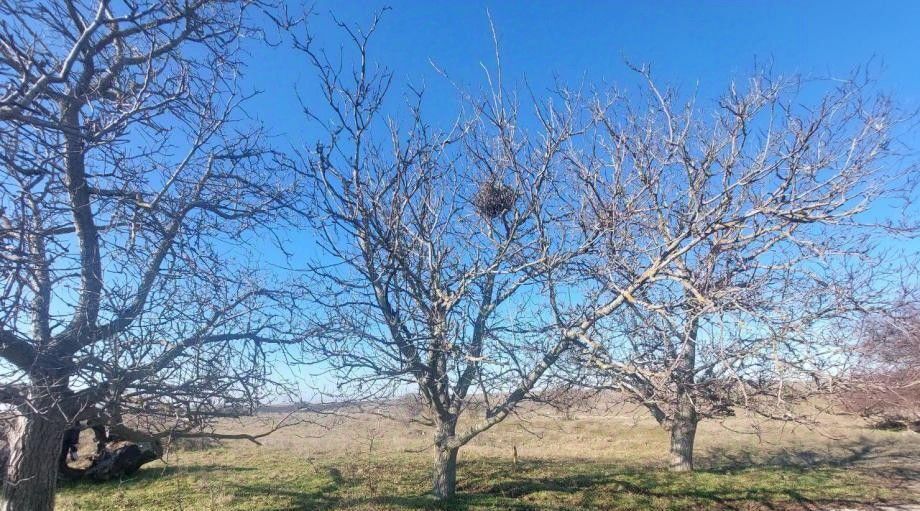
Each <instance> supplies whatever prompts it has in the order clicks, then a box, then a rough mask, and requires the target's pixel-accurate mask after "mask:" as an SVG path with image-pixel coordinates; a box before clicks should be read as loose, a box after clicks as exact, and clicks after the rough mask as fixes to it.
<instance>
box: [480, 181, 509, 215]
mask: <svg viewBox="0 0 920 511" xmlns="http://www.w3.org/2000/svg"><path fill="white" fill-rule="evenodd" d="M517 198H518V194H517V192H516V191H515V190H514V188H512V187H511V186H508V185H506V184H505V183H503V182H502V181H500V180H499V179H498V178H495V177H493V178H490V179H488V180H487V181H484V182H483V183H481V184H480V185H479V189H478V190H477V191H476V195H475V197H473V205H474V206H475V207H476V211H477V212H478V213H479V214H480V215H481V216H482V217H484V218H488V219H493V218H499V217H501V216H503V215H504V214H505V213H507V212H509V211H511V210H512V209H513V208H514V204H515V202H517Z"/></svg>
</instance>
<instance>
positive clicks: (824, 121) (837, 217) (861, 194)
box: [580, 69, 911, 471]
mask: <svg viewBox="0 0 920 511" xmlns="http://www.w3.org/2000/svg"><path fill="white" fill-rule="evenodd" d="M637 71H638V72H639V73H640V75H641V76H642V77H643V78H644V81H645V82H646V85H647V87H645V88H644V89H643V91H644V92H643V93H642V94H640V96H639V98H640V100H639V101H638V102H636V101H635V100H633V101H627V100H626V99H624V97H623V96H620V95H617V94H614V95H611V96H610V97H609V98H603V99H601V98H599V99H598V100H597V101H596V103H595V117H596V119H598V129H599V133H598V138H597V140H596V144H597V146H596V148H595V150H593V151H590V152H585V154H586V155H589V156H590V157H589V158H585V159H584V160H582V162H581V163H580V168H581V173H582V176H583V177H582V179H583V181H584V183H585V189H586V190H587V195H588V196H589V197H592V199H591V200H590V201H589V204H591V208H590V210H591V211H592V215H590V217H593V218H596V219H597V220H596V222H597V223H598V225H599V226H600V227H601V228H602V229H603V230H604V231H605V233H604V243H603V244H598V245H597V247H598V252H597V257H596V260H595V264H591V265H585V267H584V271H583V274H584V278H585V282H586V283H590V284H588V285H593V286H594V288H595V289H600V290H603V289H607V288H613V289H627V290H628V291H629V296H628V301H629V307H628V308H627V309H626V310H624V311H623V314H619V315H611V316H607V317H606V318H602V319H601V320H599V321H597V322H595V323H594V325H593V329H592V330H591V332H590V333H589V334H588V335H586V336H585V337H584V347H585V348H586V349H585V350H584V351H583V353H582V354H583V357H584V359H585V361H586V362H588V363H589V364H590V365H592V366H594V367H597V368H599V369H601V372H602V373H603V374H604V375H606V376H607V377H608V379H607V380H606V382H605V384H606V385H609V386H611V387H613V388H616V389H618V390H621V391H623V392H625V393H626V394H627V395H628V396H629V397H631V398H632V399H633V400H635V401H636V402H638V403H641V404H642V405H644V406H646V407H647V408H648V409H649V410H650V411H651V413H652V415H653V416H654V417H655V418H656V419H657V420H658V421H659V422H660V423H661V424H662V425H663V426H664V427H665V428H666V429H668V430H669V431H670V433H671V462H670V466H671V468H672V469H673V470H678V471H680V470H691V469H692V466H693V461H692V459H693V458H692V455H693V443H694V437H695V433H696V425H697V422H698V421H699V420H701V419H703V418H709V417H719V416H724V415H730V414H733V413H734V410H735V408H737V407H745V408H747V409H749V410H755V411H757V412H759V413H763V414H767V415H770V416H773V417H779V418H784V417H785V418H789V417H790V415H789V414H790V413H791V411H792V405H793V404H795V403H796V402H798V401H797V399H796V398H801V397H803V394H802V391H803V389H804V386H805V385H806V384H807V383H808V382H809V381H815V380H816V379H817V380H819V381H820V380H822V379H826V378H827V377H829V376H833V375H834V374H835V373H834V371H832V370H829V368H828V367H827V365H829V364H833V363H834V362H835V361H840V362H842V361H844V360H845V357H842V356H841V352H840V351H839V350H838V349H837V348H839V347H840V343H839V341H840V339H839V338H838V336H837V335H836V334H838V333H841V332H840V329H841V328H849V327H848V326H846V325H850V326H852V321H851V320H852V319H853V317H854V316H853V315H854V314H856V313H858V312H859V311H861V310H863V309H865V308H869V307H870V303H872V302H873V301H875V302H877V301H878V300H879V299H880V298H881V296H882V295H883V293H882V292H881V291H880V290H878V289H876V288H875V287H874V286H873V285H872V278H871V276H872V275H873V271H872V268H873V264H874V263H875V262H876V261H877V260H878V257H879V251H878V250H877V244H876V240H875V237H876V236H877V235H878V234H879V232H880V230H881V231H884V230H886V229H888V230H908V229H911V226H909V225H893V224H892V225H879V224H874V223H872V219H871V218H870V215H866V212H867V211H868V210H869V208H870V207H872V206H873V205H875V204H878V203H880V202H882V199H886V200H887V199H891V198H893V197H895V196H896V195H898V194H899V193H900V192H904V191H909V190H908V189H906V188H903V187H904V186H906V185H907V184H908V183H907V182H906V180H905V177H907V176H908V175H909V174H908V173H909V171H910V170H911V168H910V167H905V166H903V165H900V164H899V161H898V159H897V158H896V156H897V153H896V150H895V148H896V146H897V144H896V140H893V133H895V132H896V129H897V126H898V124H899V122H900V121H902V120H903V119H901V118H899V117H898V114H897V112H896V111H895V110H894V109H893V108H892V107H891V103H890V101H889V100H888V98H886V97H884V96H875V95H873V94H872V93H871V87H870V83H868V82H866V81H864V80H857V79H856V78H855V77H854V79H852V80H846V81H839V82H831V83H830V84H829V83H828V82H826V81H816V82H803V81H801V80H798V79H782V78H780V79H772V78H770V77H769V76H768V75H765V74H756V75H754V76H753V77H752V78H751V79H750V80H748V81H747V82H746V83H745V84H743V85H736V84H733V85H732V87H731V88H730V90H729V91H728V93H726V94H725V95H724V96H723V97H721V98H719V100H718V101H717V103H716V104H715V105H714V108H713V109H712V111H711V112H710V111H706V110H702V109H700V108H699V107H697V106H696V105H695V104H694V103H693V102H690V103H685V104H682V103H680V102H679V100H678V96H677V93H676V92H675V91H673V90H662V89H660V88H659V87H658V86H657V85H656V84H655V83H654V82H653V81H652V79H651V77H650V74H649V73H648V70H647V69H637ZM828 85H830V86H829V87H828ZM803 90H804V92H803ZM800 93H801V95H802V96H804V95H817V96H818V97H817V99H816V100H814V101H811V102H809V104H808V105H807V106H806V105H803V104H800V101H803V100H801V99H800V97H801V96H800ZM647 261H652V263H651V264H650V263H648V262H647ZM655 261H660V262H658V263H656V262H655ZM854 265H856V266H857V268H855V269H856V270H857V271H855V272H854ZM864 265H865V266H864ZM652 267H654V268H655V270H654V274H651V275H650V276H649V278H648V279H647V280H646V285H644V286H643V287H642V288H641V289H638V290H631V289H629V288H628V287H627V286H628V285H629V283H631V282H635V281H636V279H637V276H639V277H640V278H641V274H638V272H637V269H638V268H652ZM646 271H648V270H646ZM586 296H591V293H586ZM838 323H839V324H838ZM850 331H851V332H852V330H850ZM838 357H839V358H838ZM842 367H843V366H842V365H838V366H837V368H838V371H839V370H840V369H841V368H842Z"/></svg>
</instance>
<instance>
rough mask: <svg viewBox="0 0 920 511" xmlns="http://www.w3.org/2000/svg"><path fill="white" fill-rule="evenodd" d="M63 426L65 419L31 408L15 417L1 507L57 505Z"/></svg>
mask: <svg viewBox="0 0 920 511" xmlns="http://www.w3.org/2000/svg"><path fill="white" fill-rule="evenodd" d="M64 429H65V428H64V424H63V423H59V422H56V421H53V420H51V419H50V418H48V417H46V416H42V415H38V414H34V413H29V412H27V413H24V414H21V415H20V416H19V417H17V418H16V419H15V420H14V421H13V425H12V427H11V428H10V431H9V450H10V458H9V461H8V463H7V466H6V478H5V479H4V481H3V500H2V501H0V511H51V510H53V509H54V492H55V489H56V487H57V474H58V462H59V458H60V456H61V445H62V441H63V437H64Z"/></svg>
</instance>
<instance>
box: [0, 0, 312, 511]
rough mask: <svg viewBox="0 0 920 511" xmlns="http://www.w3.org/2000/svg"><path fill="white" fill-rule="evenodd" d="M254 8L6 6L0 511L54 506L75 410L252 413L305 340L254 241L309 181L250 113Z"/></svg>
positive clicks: (148, 425) (177, 422)
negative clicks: (285, 353)
mask: <svg viewBox="0 0 920 511" xmlns="http://www.w3.org/2000/svg"><path fill="white" fill-rule="evenodd" d="M258 5H259V4H257V3H254V2H250V1H229V0H228V1H205V0H201V1H189V2H173V1H171V0H165V1H140V2H135V1H109V0H98V1H95V0H94V1H76V0H60V1H53V2H48V1H44V0H42V1H28V0H14V1H7V0H4V1H0V17H2V22H0V77H2V78H0V80H2V81H0V137H2V138H0V142H2V144H0V145H2V172H0V244H2V251H0V275H2V281H3V285H2V291H0V292H2V300H0V358H2V364H0V365H2V368H3V371H4V373H3V376H2V387H0V388H2V391H0V399H2V401H3V403H5V404H6V405H7V406H8V407H9V408H8V410H9V419H8V420H9V421H10V431H9V444H10V450H11V456H10V460H9V463H8V465H7V469H6V474H5V479H4V485H3V497H2V506H0V507H2V509H8V510H43V509H52V508H53V505H54V490H55V486H56V480H57V470H58V459H59V454H60V451H61V445H62V435H63V433H64V431H65V430H66V429H68V428H70V427H73V426H74V425H75V424H77V423H78V422H83V423H85V424H91V425H97V426H106V427H108V428H110V430H111V431H114V432H115V433H117V434H118V435H119V436H121V437H123V438H124V437H126V438H146V439H148V440H151V439H155V438H157V437H162V436H165V435H169V434H171V433H174V432H180V433H181V432H183V431H200V430H201V428H202V427H208V426H209V425H210V424H211V423H212V422H213V420H214V419H215V418H218V417H232V416H237V415H239V414H245V413H250V412H252V411H253V409H254V407H255V406H256V405H257V404H258V403H259V401H260V400H261V399H262V398H263V397H264V395H265V392H267V391H268V389H267V388H266V384H267V383H271V381H270V375H271V372H270V371H269V370H268V368H267V366H268V364H269V362H270V361H271V360H272V359H273V357H274V355H273V354H272V353H273V351H274V350H275V349H276V347H277V346H279V343H281V344H284V343H288V342H293V341H295V340H296V338H295V337H294V336H293V335H292V334H291V330H292V328H293V326H292V325H294V324H296V321H294V319H296V318H291V317H290V315H289V313H288V312H287V311H290V310H291V306H292V304H293V303H294V302H293V300H292V298H293V297H292V296H291V294H290V290H289V288H282V287H281V286H280V285H279V284H280V283H272V282H271V280H270V279H269V278H268V277H267V276H264V275H262V274H261V273H260V272H259V271H258V265H257V263H258V260H257V259H256V257H255V254H253V252H252V250H250V247H251V245H250V243H251V242H253V241H259V243H260V249H261V248H262V247H264V243H265V242H266V241H271V240H272V239H274V238H273V237H272V236H271V229H272V227H273V225H277V224H278V223H279V222H282V221H283V219H284V216H285V211H286V210H287V207H288V205H289V194H290V193H291V192H292V191H293V188H294V187H295V184H296V183H295V182H294V181H293V180H292V179H290V178H289V177H286V176H285V175H283V174H282V173H280V172H277V169H278V168H279V166H278V161H277V159H278V155H277V154H275V153H273V152H272V151H269V150H268V149H267V148H266V147H265V146H264V144H263V142H262V133H261V129H260V128H259V127H258V126H253V125H251V124H246V123H243V122H240V120H239V119H238V117H239V115H238V112H240V110H239V106H240V104H241V102H242V101H243V100H245V95H244V94H242V93H241V92H240V91H238V90H237V89H236V87H235V85H234V80H235V77H236V76H237V75H238V74H239V72H240V71H241V65H240V63H239V62H238V61H237V60H236V59H235V57H234V56H235V55H236V54H237V53H238V50H239V41H240V37H241V35H243V34H244V33H245V32H246V31H247V30H248V28H247V20H248V19H249V14H248V13H249V11H250V10H251V8H252V7H254V6H258ZM282 289H284V291H282Z"/></svg>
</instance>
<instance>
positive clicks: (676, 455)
mask: <svg viewBox="0 0 920 511" xmlns="http://www.w3.org/2000/svg"><path fill="white" fill-rule="evenodd" d="M698 328H699V324H698V322H697V320H696V319H693V320H691V321H690V323H689V325H688V330H687V335H686V345H685V346H684V348H683V351H682V353H681V355H680V359H679V363H678V364H676V367H675V370H674V373H673V374H672V378H674V379H675V380H676V381H675V383H676V388H677V395H676V398H677V403H676V405H677V406H676V407H675V409H674V412H673V417H671V420H670V421H669V426H670V429H671V460H670V461H671V463H670V468H671V471H672V472H690V471H692V470H693V442H694V440H696V424H697V422H699V416H698V415H697V413H696V406H695V405H694V403H693V395H692V389H693V385H694V383H695V380H696V376H695V370H696V334H697V329H698Z"/></svg>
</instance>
